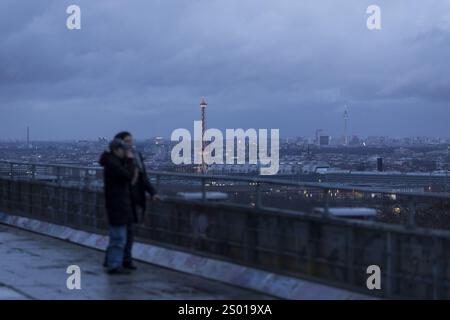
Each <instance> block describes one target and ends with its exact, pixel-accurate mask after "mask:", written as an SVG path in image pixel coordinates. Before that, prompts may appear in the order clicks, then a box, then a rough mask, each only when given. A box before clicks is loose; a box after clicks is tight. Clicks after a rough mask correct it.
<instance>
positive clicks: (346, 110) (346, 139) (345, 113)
mask: <svg viewBox="0 0 450 320" xmlns="http://www.w3.org/2000/svg"><path fill="white" fill-rule="evenodd" d="M347 130H348V108H347V106H345V111H344V145H345V146H348V132H347Z"/></svg>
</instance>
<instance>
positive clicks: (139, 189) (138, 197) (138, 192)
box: [114, 131, 160, 223]
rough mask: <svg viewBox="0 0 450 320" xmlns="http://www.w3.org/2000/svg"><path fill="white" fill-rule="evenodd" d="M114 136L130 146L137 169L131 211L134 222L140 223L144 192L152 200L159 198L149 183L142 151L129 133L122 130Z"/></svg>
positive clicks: (144, 201) (144, 204) (144, 202)
mask: <svg viewBox="0 0 450 320" xmlns="http://www.w3.org/2000/svg"><path fill="white" fill-rule="evenodd" d="M114 138H116V139H121V140H123V141H125V143H127V144H128V145H129V146H130V148H131V150H132V153H133V159H134V165H135V166H136V167H137V168H138V170H139V174H138V178H137V181H136V184H134V185H133V186H132V188H131V196H132V199H133V212H134V215H135V222H136V223H141V222H142V221H143V219H144V215H145V211H146V208H147V197H146V194H147V193H148V194H150V196H151V199H152V200H156V201H159V200H160V199H159V196H158V194H157V191H156V189H155V188H154V187H153V185H152V184H151V183H150V180H149V178H148V174H147V170H146V168H145V164H144V157H143V156H142V153H140V152H139V151H138V150H136V147H135V146H134V141H133V136H132V135H131V133H129V132H127V131H123V132H120V133H118V134H117V135H116V136H115V137H114Z"/></svg>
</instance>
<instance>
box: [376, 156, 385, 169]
mask: <svg viewBox="0 0 450 320" xmlns="http://www.w3.org/2000/svg"><path fill="white" fill-rule="evenodd" d="M377 171H378V172H383V171H384V169H383V158H377Z"/></svg>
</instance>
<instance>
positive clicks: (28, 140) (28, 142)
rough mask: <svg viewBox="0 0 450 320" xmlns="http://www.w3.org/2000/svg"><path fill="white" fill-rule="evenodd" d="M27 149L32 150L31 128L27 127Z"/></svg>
mask: <svg viewBox="0 0 450 320" xmlns="http://www.w3.org/2000/svg"><path fill="white" fill-rule="evenodd" d="M27 148H28V149H31V141H30V126H27Z"/></svg>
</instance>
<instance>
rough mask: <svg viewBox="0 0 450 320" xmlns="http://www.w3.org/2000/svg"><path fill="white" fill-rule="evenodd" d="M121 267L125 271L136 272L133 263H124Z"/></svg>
mask: <svg viewBox="0 0 450 320" xmlns="http://www.w3.org/2000/svg"><path fill="white" fill-rule="evenodd" d="M123 267H124V268H125V269H127V270H133V271H134V270H137V267H136V265H135V264H134V263H133V262H129V263H124V264H123Z"/></svg>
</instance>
